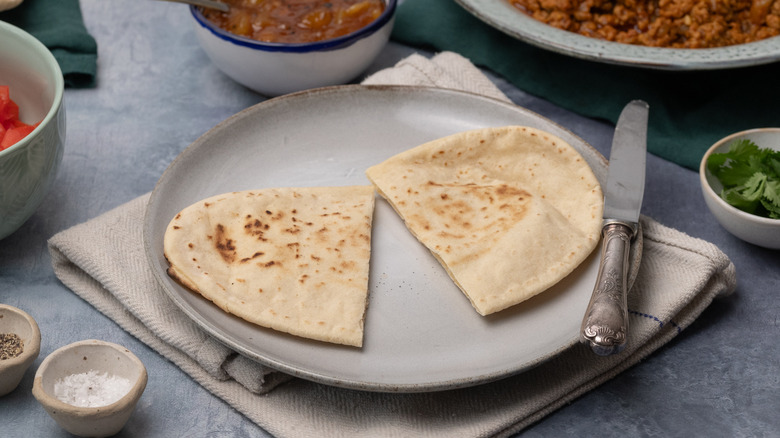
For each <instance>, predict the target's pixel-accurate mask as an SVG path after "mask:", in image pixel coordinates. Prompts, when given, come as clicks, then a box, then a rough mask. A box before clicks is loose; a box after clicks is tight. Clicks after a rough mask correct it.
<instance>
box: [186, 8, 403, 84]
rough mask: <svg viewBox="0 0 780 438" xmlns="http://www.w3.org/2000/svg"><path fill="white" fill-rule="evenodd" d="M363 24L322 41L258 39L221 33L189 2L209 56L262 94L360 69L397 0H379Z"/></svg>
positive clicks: (338, 80) (385, 33)
mask: <svg viewBox="0 0 780 438" xmlns="http://www.w3.org/2000/svg"><path fill="white" fill-rule="evenodd" d="M385 1H386V7H385V10H384V12H383V13H382V15H380V16H379V18H377V19H376V20H375V21H374V22H372V23H370V24H369V25H368V26H366V27H364V28H362V29H359V30H357V31H355V32H352V33H350V34H348V35H344V36H341V37H338V38H333V39H329V40H324V41H317V42H312V43H301V44H284V43H264V42H260V41H256V40H253V39H250V38H246V37H241V36H238V35H235V34H232V33H230V32H227V31H225V30H223V29H221V28H219V27H218V26H216V25H215V24H213V23H212V22H210V21H209V20H207V19H206V18H205V17H204V16H203V14H202V13H201V12H200V10H199V9H198V8H197V7H195V6H191V7H190V12H191V13H192V17H193V18H194V20H195V34H196V35H197V38H198V41H199V42H200V45H201V47H202V48H203V50H204V51H205V52H206V54H207V55H208V56H209V58H210V59H211V61H212V62H213V63H214V64H215V65H216V66H217V68H219V69H220V70H222V72H223V73H225V74H226V75H228V76H229V77H231V78H232V79H233V80H235V81H236V82H238V83H240V84H242V85H244V86H245V87H247V88H250V89H252V90H254V91H257V92H258V93H260V94H263V95H266V96H279V95H282V94H287V93H292V92H295V91H301V90H306V89H311V88H317V87H323V86H329V85H340V84H345V83H347V82H349V81H351V80H352V79H355V78H356V77H357V76H358V75H360V73H362V72H363V71H365V70H366V69H367V68H368V66H369V65H371V63H372V62H373V61H374V59H375V58H376V57H377V56H378V55H379V52H381V51H382V49H383V48H384V47H385V46H386V45H387V41H388V40H389V39H390V32H391V31H392V29H393V24H394V21H395V9H396V3H397V0H385Z"/></svg>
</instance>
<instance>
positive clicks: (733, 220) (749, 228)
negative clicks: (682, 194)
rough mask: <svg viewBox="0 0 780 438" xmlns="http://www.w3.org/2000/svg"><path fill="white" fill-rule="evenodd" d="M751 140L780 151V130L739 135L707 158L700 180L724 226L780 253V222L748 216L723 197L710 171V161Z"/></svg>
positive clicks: (717, 146) (719, 144)
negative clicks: (733, 145)
mask: <svg viewBox="0 0 780 438" xmlns="http://www.w3.org/2000/svg"><path fill="white" fill-rule="evenodd" d="M740 139H750V140H752V141H753V142H754V143H756V144H757V145H758V146H759V147H761V148H771V149H774V150H780V128H757V129H750V130H747V131H741V132H737V133H735V134H731V135H729V136H728V137H725V138H723V139H721V140H718V142H716V143H715V144H713V145H712V147H710V149H709V150H708V151H707V152H706V153H705V154H704V157H703V158H702V160H701V164H700V165H699V179H700V181H701V190H702V193H703V194H704V201H705V202H706V203H707V207H709V209H710V211H711V212H712V214H713V215H715V218H716V219H717V220H718V222H720V224H721V225H722V226H723V228H725V229H726V230H728V231H729V232H730V233H731V234H733V235H735V236H737V237H739V238H740V239H742V240H744V241H746V242H749V243H752V244H754V245H758V246H762V247H765V248H770V249H780V219H770V218H766V217H761V216H757V215H753V214H750V213H746V212H744V211H742V210H739V209H738V208H736V207H733V206H731V205H729V204H728V203H727V202H726V201H724V200H723V199H722V198H721V197H720V192H721V190H723V184H721V182H720V181H718V179H717V178H716V177H714V176H713V175H712V174H711V173H710V171H709V170H708V169H707V159H708V158H709V156H710V155H712V154H713V153H716V152H717V153H722V152H727V151H728V149H729V145H731V143H732V142H733V141H735V140H740Z"/></svg>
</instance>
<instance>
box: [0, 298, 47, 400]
mask: <svg viewBox="0 0 780 438" xmlns="http://www.w3.org/2000/svg"><path fill="white" fill-rule="evenodd" d="M0 335H16V336H18V337H19V339H21V341H22V352H21V354H19V355H18V356H14V357H10V358H8V359H4V360H0V396H4V395H6V394H8V393H9V392H11V391H13V390H14V389H16V387H17V386H19V382H21V380H22V377H24V372H25V371H27V368H29V367H30V365H31V364H32V363H33V361H35V359H36V358H37V357H38V353H40V351H41V331H40V330H39V329H38V324H37V323H36V322H35V320H34V319H33V318H32V316H30V315H28V314H27V313H26V312H24V311H23V310H21V309H17V308H16V307H12V306H9V305H6V304H0Z"/></svg>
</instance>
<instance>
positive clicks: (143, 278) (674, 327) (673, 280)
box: [49, 53, 736, 437]
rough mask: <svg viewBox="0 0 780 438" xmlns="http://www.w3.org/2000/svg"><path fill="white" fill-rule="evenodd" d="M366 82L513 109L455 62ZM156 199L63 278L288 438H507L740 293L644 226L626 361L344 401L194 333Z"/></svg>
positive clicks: (114, 227)
mask: <svg viewBox="0 0 780 438" xmlns="http://www.w3.org/2000/svg"><path fill="white" fill-rule="evenodd" d="M366 82H368V83H380V82H381V83H396V84H399V83H414V84H427V85H432V86H446V87H450V88H457V89H463V90H469V91H475V92H482V93H485V94H487V95H494V96H496V97H497V98H501V99H503V100H506V98H505V97H503V96H502V95H501V93H500V91H499V90H498V89H497V88H496V87H495V86H493V85H492V84H491V83H490V81H489V80H487V79H486V78H485V77H484V76H483V75H482V74H481V72H480V71H479V70H478V69H477V68H476V67H474V66H473V65H472V64H471V63H470V62H469V61H468V60H466V59H465V58H463V57H461V56H459V55H456V54H453V53H442V54H439V55H437V56H435V57H434V58H433V59H430V60H429V59H427V58H425V57H422V56H420V55H412V56H410V57H408V58H406V59H404V60H402V61H401V62H399V63H398V64H397V65H396V66H395V67H393V68H390V69H387V70H384V71H381V72H378V73H376V74H375V75H374V76H372V77H369V78H368V79H367V80H366ZM148 199H149V195H148V194H147V195H143V196H141V197H139V198H137V199H135V200H133V201H130V202H128V203H126V204H124V205H121V206H119V207H117V208H116V209H114V210H112V211H109V212H107V213H104V214H103V215H101V216H99V217H97V218H95V219H92V220H90V221H88V222H85V223H83V224H80V225H76V226H74V227H72V228H70V229H67V230H65V231H62V232H60V233H58V234H56V235H55V236H53V237H52V238H51V239H50V241H49V249H50V252H51V255H52V263H53V266H54V272H55V274H56V275H57V277H58V278H59V279H60V280H61V281H62V282H63V283H64V284H65V285H66V286H67V287H69V288H70V289H72V290H73V291H74V292H75V293H76V294H77V295H79V296H80V297H82V298H83V299H84V300H86V301H87V302H89V303H90V304H92V305H93V306H94V307H95V308H97V309H98V310H99V311H101V312H103V313H104V314H105V315H107V316H108V317H109V318H111V319H113V320H114V321H116V322H117V324H119V325H120V326H121V327H123V328H124V329H125V330H127V331H128V332H130V333H132V334H133V335H134V336H136V337H137V338H138V339H140V340H141V341H143V342H145V343H146V344H147V345H149V346H150V347H151V348H153V349H155V350H156V351H158V352H159V353H160V354H162V355H163V356H165V357H166V358H168V359H169V360H170V361H172V362H173V363H175V364H176V365H178V366H179V367H180V368H181V369H182V370H184V371H185V372H186V373H188V374H189V375H190V376H192V378H193V379H195V380H196V381H197V382H198V383H200V384H201V385H202V386H203V387H205V388H207V389H208V390H209V391H211V392H212V393H213V394H215V395H216V396H218V397H220V398H221V399H223V400H224V401H226V402H227V403H229V404H230V405H231V406H233V407H234V408H235V409H237V410H238V411H240V412H242V413H243V414H244V415H246V416H247V417H248V418H249V419H251V420H252V421H254V422H255V423H257V424H258V425H260V426H261V427H263V428H264V429H265V430H266V431H268V432H269V433H272V434H274V435H275V436H280V437H285V436H289V437H292V436H317V437H329V436H333V437H349V436H355V437H364V436H420V435H426V436H442V437H460V436H462V437H469V436H507V435H509V434H511V433H514V432H517V431H519V430H521V429H523V428H524V427H526V426H528V425H530V424H532V423H534V422H535V421H538V420H539V419H541V418H543V417H544V416H545V415H548V414H550V413H551V412H553V411H555V410H556V409H558V408H559V407H561V406H563V405H564V404H566V403H567V402H570V401H571V400H573V399H575V398H576V397H578V396H580V395H582V394H584V393H586V392H587V391H589V390H591V389H593V388H595V387H596V386H598V385H599V384H601V383H603V382H605V381H607V380H609V379H610V378H612V377H614V376H615V375H617V374H618V373H620V372H621V371H623V370H625V369H626V368H628V367H630V366H632V365H634V364H636V363H637V362H639V361H640V360H641V359H642V358H644V357H646V356H647V355H648V354H650V353H652V352H653V351H655V350H656V349H658V348H659V347H661V346H662V345H664V344H666V343H667V342H669V341H670V340H671V339H672V338H674V337H675V336H676V335H677V334H678V333H680V331H681V330H683V329H684V328H686V327H687V326H688V325H690V324H691V323H692V322H693V321H694V319H695V318H696V317H697V316H699V314H700V313H701V312H702V311H703V310H704V309H705V308H706V307H707V306H708V305H709V304H710V303H711V302H712V300H713V299H714V298H715V297H716V296H718V295H720V294H728V293H730V292H731V291H733V290H734V288H735V285H736V277H735V272H734V265H733V264H732V263H731V261H730V260H729V259H728V257H726V255H725V254H723V253H722V252H721V251H720V250H719V249H718V248H716V247H715V246H714V245H712V244H710V243H707V242H705V241H702V240H699V239H695V238H692V237H690V236H687V235H685V234H683V233H681V232H679V231H676V230H673V229H670V228H668V227H665V226H663V225H661V224H659V223H657V222H656V221H654V220H652V219H650V218H647V217H643V218H642V227H643V230H644V234H643V236H644V249H643V259H642V263H641V267H640V269H639V272H638V274H637V278H636V281H635V284H634V287H633V288H632V290H631V293H630V294H629V307H630V310H631V320H630V324H631V328H632V330H631V333H630V336H629V339H628V346H627V347H626V350H624V352H623V353H621V354H620V355H614V356H609V357H599V356H596V355H594V354H593V353H592V352H591V351H590V349H589V348H588V347H587V346H584V345H580V344H578V345H576V346H574V347H572V348H570V349H567V350H566V351H564V352H562V353H561V354H559V355H558V356H556V357H554V358H552V359H551V360H549V361H547V362H545V363H543V364H541V365H539V366H537V367H536V368H533V369H531V370H529V371H526V372H524V373H522V374H519V375H516V376H512V377H508V378H505V379H503V380H501V381H498V382H494V383H487V384H483V385H479V386H475V387H471V388H464V389H457V390H449V391H442V392H433V393H415V394H394V393H393V394H382V393H375V392H362V391H354V390H347V389H341V388H336V387H331V386H326V385H322V384H317V383H313V382H309V381H306V380H302V379H297V378H290V377H289V376H286V375H284V374H282V373H279V372H274V371H272V370H270V369H268V368H266V367H264V366H262V365H259V364H257V363H255V362H253V361H251V360H248V359H246V358H244V357H243V356H240V355H238V354H236V353H234V352H232V351H230V349H228V348H226V347H224V346H223V345H221V344H219V343H218V342H216V341H214V340H213V339H211V338H210V337H209V335H207V334H206V333H204V332H203V331H202V330H201V329H200V328H199V327H198V326H196V325H195V324H194V323H192V321H190V320H189V319H188V318H187V317H186V316H185V315H184V314H183V313H182V312H181V311H180V310H179V309H178V308H177V307H176V306H175V304H173V302H172V301H171V300H170V299H169V298H168V297H167V295H166V294H165V292H164V291H163V290H162V289H161V287H160V286H159V285H158V284H157V283H156V281H155V279H154V276H153V274H152V272H151V270H150V269H149V267H148V266H147V264H146V261H145V260H146V259H145V254H144V245H143V236H142V234H143V233H142V228H143V217H144V212H145V209H146V204H147V201H148ZM116 248H122V251H117V250H116ZM282 382H284V384H281V383H282ZM261 394H262V395H261Z"/></svg>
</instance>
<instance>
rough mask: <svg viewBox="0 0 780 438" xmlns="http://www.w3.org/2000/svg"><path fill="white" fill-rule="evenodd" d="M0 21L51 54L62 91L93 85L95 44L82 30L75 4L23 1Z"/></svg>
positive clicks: (73, 1) (63, 0) (61, 0)
mask: <svg viewBox="0 0 780 438" xmlns="http://www.w3.org/2000/svg"><path fill="white" fill-rule="evenodd" d="M0 20H2V21H6V22H8V23H11V24H13V25H14V26H17V27H19V28H22V29H24V30H25V31H27V32H28V33H30V34H31V35H32V36H34V37H36V38H37V39H38V40H40V41H41V42H42V43H43V45H45V46H46V47H47V48H48V49H49V50H50V51H51V53H52V54H53V55H54V58H55V59H56V60H57V62H58V63H59V65H60V69H61V70H62V75H63V77H64V78H65V86H66V87H74V88H77V87H92V86H94V85H95V77H96V75H97V43H96V42H95V39H94V38H92V35H90V34H89V32H87V29H86V27H84V19H83V17H82V16H81V6H80V4H79V1H78V0H24V1H23V2H22V3H21V5H19V6H17V7H15V8H14V9H11V10H8V11H6V12H3V13H0Z"/></svg>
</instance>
